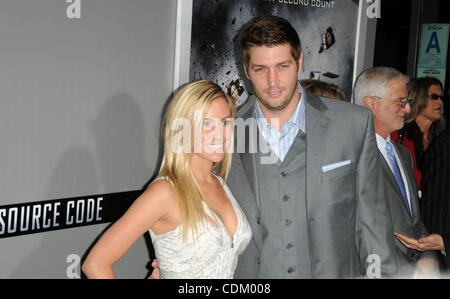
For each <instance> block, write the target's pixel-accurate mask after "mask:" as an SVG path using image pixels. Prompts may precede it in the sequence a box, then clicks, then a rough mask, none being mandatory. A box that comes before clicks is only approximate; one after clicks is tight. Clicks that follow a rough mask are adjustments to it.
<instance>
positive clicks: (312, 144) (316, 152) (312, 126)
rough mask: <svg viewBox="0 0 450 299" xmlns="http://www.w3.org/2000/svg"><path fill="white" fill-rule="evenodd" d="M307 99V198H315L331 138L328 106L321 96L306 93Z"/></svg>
mask: <svg viewBox="0 0 450 299" xmlns="http://www.w3.org/2000/svg"><path fill="white" fill-rule="evenodd" d="M305 100H306V174H307V175H306V186H307V187H306V188H307V190H306V199H307V201H308V199H311V198H314V194H315V193H316V192H317V191H319V190H317V189H316V188H320V186H321V178H322V173H321V169H322V166H323V160H324V157H325V154H326V149H327V146H329V144H328V138H329V121H330V119H329V118H328V117H327V116H326V112H327V111H328V110H327V107H326V106H325V104H323V102H322V101H321V100H320V98H319V97H317V96H314V95H311V94H309V93H305Z"/></svg>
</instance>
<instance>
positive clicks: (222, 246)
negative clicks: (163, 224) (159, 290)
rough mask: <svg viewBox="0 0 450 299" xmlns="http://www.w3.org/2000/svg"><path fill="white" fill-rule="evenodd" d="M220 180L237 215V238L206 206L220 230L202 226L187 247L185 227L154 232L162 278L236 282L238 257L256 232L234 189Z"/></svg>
mask: <svg viewBox="0 0 450 299" xmlns="http://www.w3.org/2000/svg"><path fill="white" fill-rule="evenodd" d="M217 178H218V179H219V181H220V182H221V184H222V186H223V188H224V190H225V193H226V194H227V196H228V198H229V200H230V201H231V204H232V205H233V208H234V211H235V213H236V217H237V227H236V231H235V233H234V235H233V237H231V236H230V234H229V233H228V231H227V230H226V228H225V226H224V224H223V223H222V221H221V220H220V218H219V217H218V216H216V215H215V213H214V212H212V211H211V210H210V209H209V208H208V206H207V205H206V204H205V203H203V208H204V209H205V212H206V213H207V214H208V215H209V216H210V217H211V218H212V219H215V220H216V222H217V224H218V227H216V226H215V225H214V224H212V223H211V222H209V221H205V223H202V224H200V225H199V229H198V234H197V235H196V236H195V239H194V238H193V236H192V234H189V238H188V242H187V243H184V242H183V236H182V226H181V225H180V226H178V227H177V228H176V229H174V230H172V231H170V232H168V233H165V234H162V235H155V234H154V233H153V232H152V231H151V230H150V231H149V232H150V235H151V237H152V241H153V246H154V249H155V254H156V258H157V259H158V264H159V268H160V271H161V278H171V279H186V278H192V279H206V278H208V279H230V278H233V274H234V270H235V269H236V265H237V260H238V257H239V255H241V254H242V252H243V251H244V250H245V248H246V247H247V245H248V243H249V242H250V239H251V236H252V231H251V228H250V224H249V223H248V221H247V219H246V218H245V216H244V214H243V212H242V210H241V208H240V207H239V204H238V202H237V201H236V199H235V198H234V196H233V194H232V193H231V191H230V189H229V188H228V186H227V185H226V183H225V182H224V181H223V179H222V178H221V177H217Z"/></svg>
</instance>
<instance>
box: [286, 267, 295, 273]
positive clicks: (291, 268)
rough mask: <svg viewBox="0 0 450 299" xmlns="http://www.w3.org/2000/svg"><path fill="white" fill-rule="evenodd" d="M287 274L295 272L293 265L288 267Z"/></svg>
mask: <svg viewBox="0 0 450 299" xmlns="http://www.w3.org/2000/svg"><path fill="white" fill-rule="evenodd" d="M287 272H288V273H289V274H292V273H294V272H295V268H294V267H290V268H289V269H288V271H287Z"/></svg>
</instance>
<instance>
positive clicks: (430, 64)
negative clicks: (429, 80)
mask: <svg viewBox="0 0 450 299" xmlns="http://www.w3.org/2000/svg"><path fill="white" fill-rule="evenodd" d="M449 33H450V25H449V24H423V25H422V32H421V36H420V48H419V63H418V65H417V76H418V77H419V78H420V77H434V78H437V79H439V80H440V81H441V82H442V84H444V85H445V79H446V70H447V53H448V40H449Z"/></svg>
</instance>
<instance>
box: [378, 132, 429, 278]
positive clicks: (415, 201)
mask: <svg viewBox="0 0 450 299" xmlns="http://www.w3.org/2000/svg"><path fill="white" fill-rule="evenodd" d="M392 144H393V145H394V147H395V149H396V151H397V153H398V155H399V158H400V160H401V161H399V162H400V163H401V164H402V165H403V171H404V172H405V176H406V180H407V183H408V189H409V194H410V202H411V212H412V215H410V214H409V212H408V209H407V207H406V204H405V201H404V200H403V196H402V193H401V191H400V188H399V187H398V184H397V181H396V179H395V176H394V174H393V173H392V170H391V169H390V167H389V165H388V163H387V161H386V160H385V159H384V158H383V156H382V154H381V153H380V159H381V165H382V170H383V177H384V186H385V193H386V199H387V201H388V205H389V211H390V214H391V217H392V223H393V225H394V231H396V232H399V233H402V234H404V235H407V236H410V237H413V238H416V239H418V238H421V237H424V236H427V235H428V232H427V230H426V228H425V225H424V224H423V223H422V221H421V217H420V206H419V198H418V194H417V184H416V180H415V177H414V164H413V159H412V156H411V153H410V152H409V150H408V148H406V147H405V146H403V145H401V144H399V143H397V142H395V141H392ZM395 244H396V248H397V250H398V251H399V257H400V259H399V261H400V266H401V267H400V269H399V276H401V277H410V276H412V275H413V274H414V272H415V265H416V262H417V261H418V260H419V259H420V258H421V257H422V258H426V257H427V258H436V256H435V253H433V252H426V253H423V254H421V253H420V252H418V251H416V250H412V249H409V248H407V247H405V246H404V245H403V244H402V243H401V242H400V241H399V240H398V239H397V238H395Z"/></svg>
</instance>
